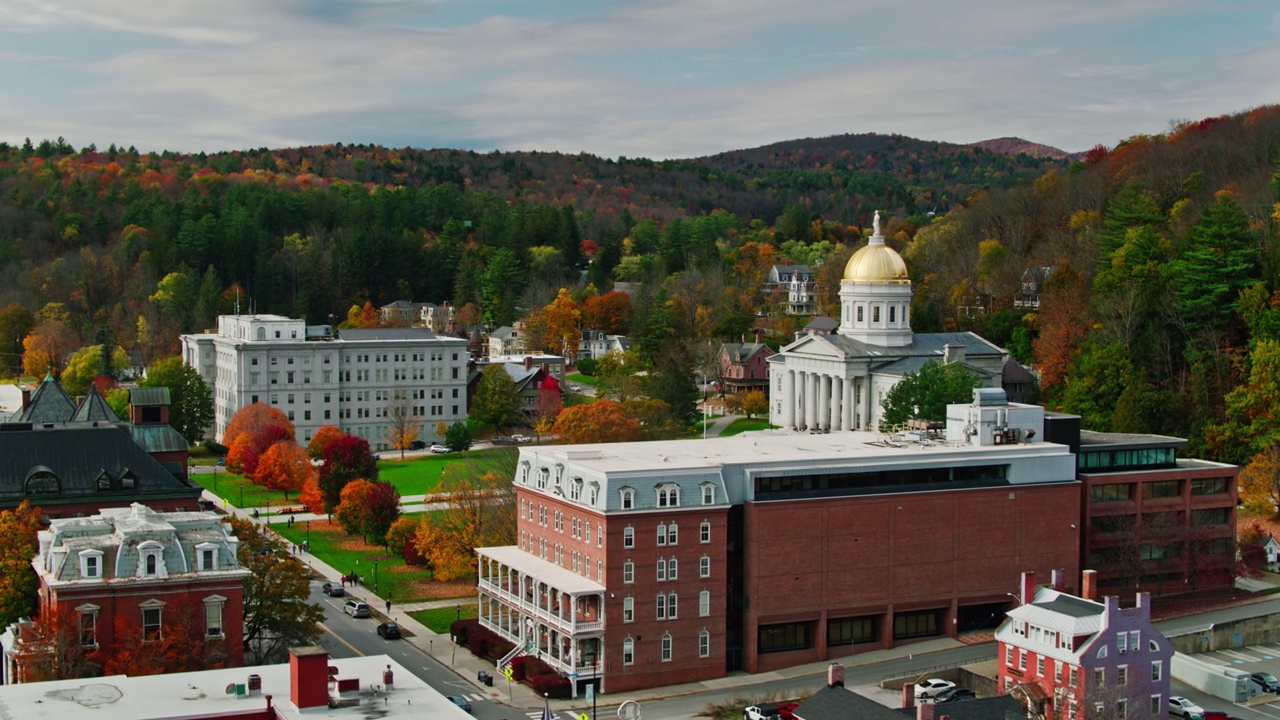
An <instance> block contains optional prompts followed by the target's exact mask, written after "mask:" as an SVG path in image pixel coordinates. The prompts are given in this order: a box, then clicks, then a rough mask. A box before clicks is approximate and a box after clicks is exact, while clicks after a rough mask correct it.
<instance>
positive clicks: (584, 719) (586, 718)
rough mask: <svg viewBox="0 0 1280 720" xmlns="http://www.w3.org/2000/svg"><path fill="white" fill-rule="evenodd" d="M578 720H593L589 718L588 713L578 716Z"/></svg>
mask: <svg viewBox="0 0 1280 720" xmlns="http://www.w3.org/2000/svg"><path fill="white" fill-rule="evenodd" d="M578 720H591V718H589V717H587V714H586V713H581V714H579V715H578Z"/></svg>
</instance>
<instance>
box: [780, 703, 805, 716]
mask: <svg viewBox="0 0 1280 720" xmlns="http://www.w3.org/2000/svg"><path fill="white" fill-rule="evenodd" d="M798 707H800V703H797V702H789V703H782V704H781V705H779V706H778V717H779V718H781V719H782V720H796V708H798Z"/></svg>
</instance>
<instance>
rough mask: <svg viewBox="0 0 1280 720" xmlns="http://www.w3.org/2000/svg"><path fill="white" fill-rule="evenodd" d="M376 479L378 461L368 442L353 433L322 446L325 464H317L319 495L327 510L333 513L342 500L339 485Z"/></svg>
mask: <svg viewBox="0 0 1280 720" xmlns="http://www.w3.org/2000/svg"><path fill="white" fill-rule="evenodd" d="M356 479H361V480H368V481H369V482H376V481H377V479H378V461H377V460H376V459H375V458H374V457H373V451H372V450H370V449H369V441H367V440H365V439H364V438H362V437H356V436H355V435H343V436H342V437H340V438H338V439H337V440H334V441H333V442H331V443H329V444H328V445H326V446H325V448H324V464H323V465H321V466H320V478H319V486H320V497H321V498H322V499H323V502H324V506H323V509H324V511H325V512H326V513H331V512H333V510H334V508H336V507H338V503H340V502H341V501H342V488H344V487H346V485H347V483H349V482H351V481H352V480H356Z"/></svg>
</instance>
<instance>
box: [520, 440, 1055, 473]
mask: <svg viewBox="0 0 1280 720" xmlns="http://www.w3.org/2000/svg"><path fill="white" fill-rule="evenodd" d="M908 435H909V434H905V433H900V434H896V435H886V434H884V433H872V432H834V433H824V434H806V433H798V432H793V431H790V430H761V431H758V432H749V433H742V434H741V435H735V436H733V437H716V438H707V439H705V440H654V441H648V442H629V443H596V444H587V445H542V446H525V447H523V448H521V455H524V454H526V453H532V454H536V455H538V456H541V457H544V458H555V459H563V460H565V461H567V462H572V463H573V464H574V465H575V466H577V467H582V468H587V469H592V470H595V471H597V472H601V473H611V472H613V473H616V472H625V471H629V470H637V471H639V470H645V471H652V470H653V469H655V468H670V469H673V470H674V469H681V470H696V469H700V468H719V467H722V466H726V465H746V464H774V463H788V462H804V463H805V464H813V463H820V462H822V461H824V460H829V461H831V462H833V463H848V462H849V461H850V460H874V459H885V460H914V459H917V458H922V457H930V456H936V457H938V458H939V459H941V458H943V457H950V458H955V457H956V456H960V457H961V458H963V456H965V455H975V456H983V455H985V456H992V455H993V454H995V455H1006V454H1007V455H1017V456H1021V457H1028V456H1057V455H1066V454H1068V453H1069V452H1070V449H1069V448H1068V447H1067V446H1066V445H1058V444H1055V443H1044V442H1035V443H1023V444H1010V445H969V444H960V443H949V442H946V441H944V440H926V441H915V440H895V438H906V437H908Z"/></svg>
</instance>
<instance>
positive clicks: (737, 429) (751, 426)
mask: <svg viewBox="0 0 1280 720" xmlns="http://www.w3.org/2000/svg"><path fill="white" fill-rule="evenodd" d="M771 427H774V426H773V425H770V424H769V421H768V420H764V419H760V418H757V419H754V420H748V419H746V418H738V419H737V420H734V421H733V422H732V423H730V424H729V427H727V428H725V429H724V432H722V433H720V437H729V436H730V435H737V434H738V433H744V432H748V431H750V430H768V429H769V428H771Z"/></svg>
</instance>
